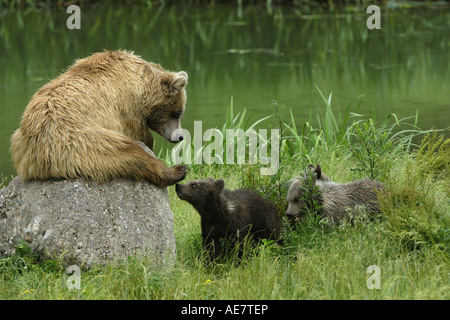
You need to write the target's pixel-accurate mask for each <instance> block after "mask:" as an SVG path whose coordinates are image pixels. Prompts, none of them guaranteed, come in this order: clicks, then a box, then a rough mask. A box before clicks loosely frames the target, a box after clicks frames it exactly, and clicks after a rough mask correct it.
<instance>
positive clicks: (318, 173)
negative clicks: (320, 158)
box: [314, 164, 322, 180]
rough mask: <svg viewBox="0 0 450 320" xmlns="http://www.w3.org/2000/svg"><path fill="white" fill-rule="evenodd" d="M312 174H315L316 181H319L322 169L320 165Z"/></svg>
mask: <svg viewBox="0 0 450 320" xmlns="http://www.w3.org/2000/svg"><path fill="white" fill-rule="evenodd" d="M314 172H315V173H316V174H317V180H320V178H321V177H322V168H321V167H320V164H318V165H316V169H314Z"/></svg>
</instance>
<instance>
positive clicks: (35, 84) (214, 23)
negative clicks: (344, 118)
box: [0, 5, 450, 175]
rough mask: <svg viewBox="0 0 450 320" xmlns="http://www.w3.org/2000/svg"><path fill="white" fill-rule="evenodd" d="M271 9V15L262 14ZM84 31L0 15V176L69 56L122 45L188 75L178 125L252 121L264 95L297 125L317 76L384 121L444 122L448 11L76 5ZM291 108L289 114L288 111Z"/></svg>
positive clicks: (312, 102) (265, 108) (51, 17)
mask: <svg viewBox="0 0 450 320" xmlns="http://www.w3.org/2000/svg"><path fill="white" fill-rule="evenodd" d="M269 13H271V14H269ZM81 15H82V22H81V27H82V29H81V30H68V29H67V28H66V19H67V17H68V15H67V14H66V13H65V11H64V10H56V9H55V10H33V11H25V12H18V11H14V12H8V13H2V16H1V22H0V37H1V38H0V61H1V68H0V172H3V173H4V174H6V175H10V174H14V170H13V167H12V165H11V161H10V156H9V138H10V135H11V134H12V132H13V131H14V129H16V128H17V127H18V125H19V121H20V115H21V114H22V112H23V110H24V108H25V106H26V105H27V103H28V101H29V99H30V98H31V96H32V94H33V93H34V92H35V91H36V90H37V89H38V88H39V87H40V86H42V85H43V84H44V83H46V82H48V81H49V80H50V79H52V78H54V77H56V76H57V75H58V74H59V73H60V72H62V71H63V70H64V68H66V67H67V66H68V65H70V64H71V63H72V62H73V60H74V59H76V58H80V57H84V56H87V55H89V54H91V53H93V52H96V51H101V50H102V49H104V48H108V49H117V48H124V49H129V50H133V51H135V52H136V53H137V54H140V55H141V56H142V57H143V58H145V59H148V60H151V61H154V62H158V63H160V64H161V65H163V66H164V67H165V68H168V69H172V70H185V71H187V72H188V73H189V80H190V82H189V85H188V87H187V90H188V109H187V112H186V115H185V118H184V120H183V124H184V127H186V128H187V129H189V130H191V129H192V127H193V121H194V120H203V126H204V127H215V126H218V125H221V124H222V122H223V120H224V119H225V113H226V106H227V105H228V104H229V101H230V97H231V96H233V97H234V106H235V109H237V110H240V109H242V108H243V107H247V110H248V113H249V114H253V119H257V118H261V117H263V116H265V115H268V114H270V113H271V110H270V108H271V101H273V100H277V101H278V105H284V106H285V107H286V109H289V108H291V109H293V110H294V115H295V117H296V122H297V124H301V123H302V122H303V121H305V120H306V119H308V117H309V115H310V112H311V110H314V108H315V107H316V106H317V105H319V106H321V103H320V97H319V95H318V94H317V91H316V90H315V84H317V85H318V86H319V87H320V88H321V89H322V90H323V91H326V92H328V93H329V92H333V97H334V98H335V99H336V100H335V102H336V105H339V107H340V108H341V110H343V109H345V107H346V106H347V105H348V104H349V103H350V102H351V101H352V100H355V99H356V98H357V97H358V96H360V95H364V98H363V100H362V104H361V109H360V112H361V113H364V114H369V113H370V110H371V108H372V107H373V108H375V111H376V113H377V115H378V117H379V119H382V118H383V117H384V116H386V115H387V114H388V113H391V112H393V113H397V114H398V115H399V116H400V117H404V116H410V115H414V114H415V112H416V110H419V118H420V120H419V126H420V127H422V128H430V127H432V126H435V127H438V128H445V127H448V125H449V122H448V111H449V107H450V102H449V101H450V91H449V90H448V88H450V80H449V77H448V74H449V71H450V65H449V62H448V60H449V47H450V32H449V31H450V12H449V10H448V8H440V9H433V8H428V7H424V8H418V9H396V10H390V9H382V23H381V26H382V29H381V30H368V29H367V28H366V19H367V17H368V15H367V14H366V13H365V7H356V8H342V9H340V10H337V11H334V12H326V11H324V10H321V9H317V8H316V9H311V8H295V7H274V8H273V9H272V11H271V12H268V11H267V10H266V7H265V6H262V7H259V6H248V7H246V6H244V7H242V8H241V11H239V10H237V8H236V7H234V6H227V5H215V6H192V7H178V6H170V7H153V8H151V9H147V8H145V7H142V8H138V7H126V6H91V7H82V11H81ZM286 115H287V114H286Z"/></svg>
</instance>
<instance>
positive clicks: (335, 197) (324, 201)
mask: <svg viewBox="0 0 450 320" xmlns="http://www.w3.org/2000/svg"><path fill="white" fill-rule="evenodd" d="M313 186H316V187H318V190H317V191H318V192H314V191H312V187H313ZM382 190H383V184H382V183H381V182H379V181H376V180H370V179H367V178H366V179H363V180H359V181H353V182H349V183H344V184H340V183H335V182H332V181H331V180H330V179H329V178H328V177H327V176H326V175H325V174H324V173H323V172H322V169H321V167H320V165H317V166H316V167H315V168H314V166H313V165H309V166H308V167H307V169H306V170H305V173H304V175H303V176H302V177H298V178H297V179H296V180H295V181H294V182H293V183H292V185H291V187H290V188H289V191H288V195H287V201H288V205H289V206H288V209H287V212H286V215H287V216H288V217H290V218H294V219H298V218H301V217H302V215H303V214H304V213H305V211H306V210H307V209H308V207H310V206H311V205H312V203H313V202H314V201H315V202H316V204H318V205H319V206H321V207H322V209H321V211H322V212H321V214H322V215H323V216H325V217H329V218H331V219H332V220H333V221H339V220H340V219H342V218H345V217H347V216H348V214H349V212H352V211H353V212H357V211H358V209H359V207H364V210H365V211H366V212H367V213H372V214H373V213H378V212H380V207H379V203H378V199H377V192H379V191H382ZM307 197H310V199H306V198H307ZM309 209H311V208H309Z"/></svg>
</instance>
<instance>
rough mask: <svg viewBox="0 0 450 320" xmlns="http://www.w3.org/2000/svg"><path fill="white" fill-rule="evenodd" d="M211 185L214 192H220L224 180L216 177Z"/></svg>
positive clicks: (223, 185)
mask: <svg viewBox="0 0 450 320" xmlns="http://www.w3.org/2000/svg"><path fill="white" fill-rule="evenodd" d="M213 187H214V190H215V191H216V192H221V191H222V190H223V188H224V187H225V182H224V181H223V179H218V180H216V181H214V185H213Z"/></svg>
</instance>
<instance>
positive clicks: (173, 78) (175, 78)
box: [161, 71, 188, 95]
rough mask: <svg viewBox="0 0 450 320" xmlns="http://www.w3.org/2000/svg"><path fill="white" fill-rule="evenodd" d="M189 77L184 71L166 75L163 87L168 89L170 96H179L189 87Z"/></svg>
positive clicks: (162, 82)
mask: <svg viewBox="0 0 450 320" xmlns="http://www.w3.org/2000/svg"><path fill="white" fill-rule="evenodd" d="M187 79H188V75H187V73H186V72H184V71H180V72H178V73H166V74H165V75H164V76H163V77H162V78H161V85H162V86H163V87H165V88H166V90H167V91H168V92H169V94H170V95H171V94H178V92H180V90H182V89H183V88H184V87H185V86H186V85H187Z"/></svg>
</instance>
